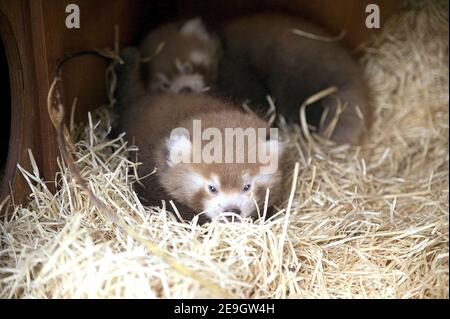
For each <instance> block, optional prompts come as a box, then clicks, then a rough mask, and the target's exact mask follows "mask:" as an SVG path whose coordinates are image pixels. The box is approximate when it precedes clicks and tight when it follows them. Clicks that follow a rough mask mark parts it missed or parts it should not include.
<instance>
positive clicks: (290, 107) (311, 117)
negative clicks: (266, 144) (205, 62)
mask: <svg viewBox="0 0 450 319" xmlns="http://www.w3.org/2000/svg"><path fill="white" fill-rule="evenodd" d="M294 29H300V30H302V31H305V32H308V33H311V34H314V35H317V36H322V37H323V36H327V34H326V33H325V32H324V31H323V30H322V29H320V28H319V27H317V26H315V25H312V24H310V23H308V22H306V21H303V20H301V19H299V18H296V17H291V16H287V15H282V14H269V13H267V14H263V13H261V14H254V15H250V16H244V17H241V18H238V19H235V20H232V21H230V22H229V23H227V24H226V25H225V26H224V27H223V30H222V34H221V36H222V38H223V39H222V40H223V52H224V53H223V55H224V56H223V59H222V62H221V66H220V69H219V73H218V74H219V78H218V87H219V88H218V91H219V92H220V94H221V95H224V96H227V97H231V98H233V99H234V101H235V102H236V103H240V102H242V101H244V100H250V104H252V103H253V105H256V106H262V105H267V104H266V103H267V102H266V95H271V96H272V97H273V98H274V99H275V104H276V106H277V110H278V113H279V114H281V115H283V116H284V117H285V119H286V120H287V121H288V122H299V107H300V106H301V105H302V103H303V102H304V101H305V100H306V99H307V98H308V97H310V96H312V95H314V94H315V93H318V92H319V91H321V90H324V89H327V88H329V87H332V86H335V87H337V89H338V92H337V93H335V94H333V95H331V96H328V97H326V98H324V99H322V100H321V101H319V102H317V103H315V104H313V105H311V106H308V107H307V108H306V117H307V121H308V123H309V124H312V125H313V126H315V127H316V128H318V132H319V133H324V130H325V128H326V127H327V126H328V124H329V123H330V121H331V119H332V118H333V116H334V114H335V113H336V110H337V105H338V103H337V100H338V99H339V100H340V101H341V102H342V104H343V105H345V106H346V109H345V111H344V112H343V113H342V114H341V115H340V118H339V121H338V124H337V126H336V128H335V130H334V133H333V135H332V136H331V138H332V139H333V140H335V141H336V142H338V143H352V144H358V143H360V142H361V140H362V138H363V137H364V135H365V133H366V131H367V128H368V126H369V125H368V124H369V117H370V108H369V102H368V97H367V88H366V85H365V82H364V78H363V76H362V73H361V71H360V69H359V66H358V64H357V63H356V62H355V61H354V60H353V59H352V57H351V56H350V54H349V53H348V52H347V51H346V50H345V49H344V48H343V47H341V46H340V45H339V44H337V43H336V42H326V41H321V40H318V39H310V38H306V37H303V36H298V35H296V34H294V32H293V30H294ZM326 108H328V109H329V113H328V116H327V117H326V120H325V121H324V122H322V125H321V117H322V114H323V112H324V109H326Z"/></svg>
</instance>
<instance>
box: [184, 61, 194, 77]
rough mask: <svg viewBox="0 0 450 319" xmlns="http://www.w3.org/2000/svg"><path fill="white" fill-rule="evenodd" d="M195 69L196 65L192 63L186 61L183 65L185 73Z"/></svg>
mask: <svg viewBox="0 0 450 319" xmlns="http://www.w3.org/2000/svg"><path fill="white" fill-rule="evenodd" d="M193 71H194V67H193V66H192V64H190V63H185V64H184V66H183V73H184V74H191V73H192V72H193Z"/></svg>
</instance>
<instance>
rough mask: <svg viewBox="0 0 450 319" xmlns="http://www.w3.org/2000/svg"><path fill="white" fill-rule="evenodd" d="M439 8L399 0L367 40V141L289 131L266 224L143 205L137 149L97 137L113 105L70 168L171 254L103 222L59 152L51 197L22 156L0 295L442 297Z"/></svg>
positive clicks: (0, 232) (89, 130) (3, 242)
mask: <svg viewBox="0 0 450 319" xmlns="http://www.w3.org/2000/svg"><path fill="white" fill-rule="evenodd" d="M445 12H446V11H444V10H442V9H441V8H439V6H437V5H428V6H426V7H424V8H422V9H420V10H416V9H414V10H409V11H405V12H404V13H402V14H401V15H399V16H398V17H394V18H393V19H391V20H390V21H389V23H388V24H387V25H386V26H385V28H384V31H383V32H382V34H381V35H379V36H378V37H376V38H374V39H372V40H371V41H369V42H368V43H366V44H365V45H364V47H363V48H362V50H363V52H365V53H364V57H363V59H362V63H363V64H364V66H365V70H366V74H367V77H368V79H369V82H370V86H371V87H372V89H373V91H374V94H373V96H374V105H375V106H374V107H375V114H374V123H373V128H372V131H371V134H370V137H369V141H368V143H367V145H365V146H363V147H348V146H335V145H331V144H330V143H328V142H325V141H321V140H320V139H318V138H314V140H313V141H303V140H300V138H298V134H291V137H292V138H291V141H292V146H293V147H292V150H293V151H294V152H295V155H296V160H297V162H298V166H297V168H298V170H296V171H295V172H293V178H292V179H291V180H287V181H286V183H289V185H291V183H292V185H293V188H292V192H291V194H290V195H291V196H287V198H286V203H285V205H284V206H283V207H280V213H279V214H277V215H276V216H275V217H274V218H271V219H269V220H268V221H265V222H263V221H256V222H251V221H245V220H244V221H243V222H241V223H223V222H219V221H216V220H214V221H212V222H211V223H208V224H206V225H203V226H199V225H197V224H196V221H195V220H194V221H193V222H192V223H190V224H189V223H179V222H177V221H176V219H175V218H174V217H173V214H172V213H171V212H173V211H174V209H173V207H172V206H171V205H170V203H166V207H165V208H149V207H145V205H144V204H143V203H141V201H140V200H139V199H138V197H137V196H136V194H135V193H134V192H133V190H132V186H131V185H132V183H133V182H136V180H137V179H138V178H137V176H136V174H135V170H134V168H135V164H133V162H132V161H131V160H129V159H130V158H133V154H135V153H136V149H135V148H134V147H133V146H131V145H127V144H126V143H125V142H124V140H123V137H122V136H119V137H118V138H117V139H114V140H111V139H109V138H108V137H107V133H108V129H109V126H110V122H109V121H110V116H109V112H108V109H107V108H100V109H99V110H98V111H97V112H96V113H95V114H93V116H92V117H91V118H90V121H89V124H88V125H87V127H85V128H82V132H81V138H80V139H79V142H77V144H76V146H75V148H74V149H73V150H72V154H73V155H74V157H75V158H76V159H77V165H78V166H79V167H80V169H81V171H82V174H83V176H84V177H85V178H86V179H87V180H88V182H89V186H90V187H91V188H92V190H93V191H94V193H95V194H97V195H98V197H99V198H101V199H102V200H103V201H104V202H105V203H106V204H107V205H108V206H109V207H111V208H112V209H113V210H114V211H115V212H116V213H117V214H118V215H119V216H120V217H121V218H123V219H124V220H125V221H126V222H127V223H128V225H129V226H131V227H132V228H133V229H134V230H135V231H136V232H137V233H138V234H139V236H141V237H142V238H144V239H146V240H149V241H151V242H152V243H154V244H156V245H157V248H158V249H159V250H160V251H161V252H165V253H167V254H169V255H170V256H171V257H173V260H174V261H175V263H170V262H167V260H166V259H164V258H161V256H159V255H158V254H154V253H153V252H151V251H149V250H147V249H146V247H145V246H144V245H142V244H141V243H140V242H138V241H136V240H134V239H133V238H132V237H130V236H129V235H128V234H127V233H126V232H125V231H124V230H123V229H122V228H120V227H117V225H115V224H113V223H112V222H111V221H110V220H109V219H108V218H107V217H106V216H105V215H104V214H103V213H102V212H100V211H99V210H98V209H97V208H96V207H95V206H94V205H93V203H92V202H91V201H90V200H89V198H88V196H87V195H85V194H84V193H83V192H82V191H81V190H80V189H79V188H78V187H77V186H76V185H75V183H74V182H73V180H72V179H71V173H70V172H69V171H68V169H67V167H66V166H65V165H64V164H62V163H61V165H60V173H59V174H58V175H57V176H56V179H55V180H56V182H55V183H57V185H58V187H59V191H58V192H57V193H56V194H54V195H53V194H51V193H50V191H49V190H48V188H47V185H46V184H45V183H43V182H42V181H41V178H40V176H39V171H38V169H37V168H36V166H35V165H34V166H33V167H34V169H33V170H32V171H30V172H27V171H25V170H23V169H21V172H22V173H23V176H24V177H25V178H26V179H27V180H28V182H29V184H30V187H31V202H30V203H29V204H28V205H27V206H13V205H12V204H11V203H12V201H10V202H5V203H3V205H12V207H11V209H12V214H10V215H9V216H8V218H5V219H4V220H2V221H1V224H0V236H1V237H0V296H1V297H3V298H102V297H120V298H123V297H140V298H161V297H162V298H175V297H179V298H203V297H223V296H227V297H237V298H267V297H268V298H448V296H449V291H448V280H449V268H448V257H449V255H448V227H449V224H448V217H449V216H448V214H449V207H448V200H449V194H448V186H449V185H448V181H449V180H448V172H449V171H448V170H449V166H448V164H449V155H448V120H449V118H448V104H449V98H448V16H447V13H445ZM296 129H297V130H298V129H299V128H293V129H292V131H294V133H295V131H296ZM72 132H73V133H74V130H72ZM127 158H128V159H127ZM30 159H31V161H32V163H33V158H32V155H31V154H30ZM288 195H289V194H288ZM261 210H262V211H263V210H264V208H261ZM176 265H182V266H183V267H185V268H187V269H190V270H191V271H193V272H194V273H195V276H190V275H186V273H183V272H182V271H180V267H178V268H177V267H174V266H176ZM199 279H203V282H202V281H199ZM204 281H207V282H208V283H211V285H216V287H217V286H218V287H219V288H220V289H219V290H217V289H216V290H212V289H211V287H210V286H208V285H205V284H204Z"/></svg>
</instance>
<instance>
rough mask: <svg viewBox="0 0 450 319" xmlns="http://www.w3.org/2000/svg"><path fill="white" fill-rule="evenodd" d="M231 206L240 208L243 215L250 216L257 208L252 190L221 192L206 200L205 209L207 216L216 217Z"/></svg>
mask: <svg viewBox="0 0 450 319" xmlns="http://www.w3.org/2000/svg"><path fill="white" fill-rule="evenodd" d="M230 208H237V209H239V210H240V211H241V213H240V216H241V217H249V216H250V215H251V214H252V213H253V212H255V210H256V207H255V203H254V201H253V196H252V194H251V192H248V193H242V192H240V191H239V192H233V193H223V192H219V193H218V194H217V196H214V197H212V198H210V199H207V200H206V201H205V203H204V208H203V209H204V211H205V212H206V215H207V216H209V217H210V218H214V217H216V216H218V215H219V214H221V213H224V212H227V209H230Z"/></svg>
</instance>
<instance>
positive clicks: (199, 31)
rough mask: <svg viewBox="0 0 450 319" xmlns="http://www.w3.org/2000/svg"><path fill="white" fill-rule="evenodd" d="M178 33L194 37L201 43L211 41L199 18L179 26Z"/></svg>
mask: <svg viewBox="0 0 450 319" xmlns="http://www.w3.org/2000/svg"><path fill="white" fill-rule="evenodd" d="M180 33H181V34H185V35H195V36H197V37H198V38H199V39H201V40H203V41H209V40H210V39H211V36H210V34H209V32H208V30H206V26H205V24H204V23H203V20H202V19H201V18H200V17H197V18H194V19H191V20H188V21H186V22H184V23H183V25H182V26H181V29H180Z"/></svg>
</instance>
